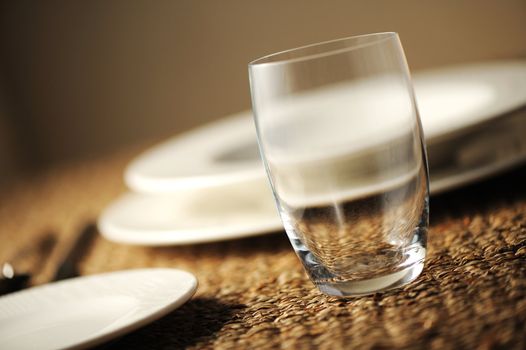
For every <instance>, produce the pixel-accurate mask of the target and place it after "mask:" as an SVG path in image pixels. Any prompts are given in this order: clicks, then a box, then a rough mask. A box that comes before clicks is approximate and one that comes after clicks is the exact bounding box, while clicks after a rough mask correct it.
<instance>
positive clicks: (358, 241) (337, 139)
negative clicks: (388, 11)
mask: <svg viewBox="0 0 526 350" xmlns="http://www.w3.org/2000/svg"><path fill="white" fill-rule="evenodd" d="M249 74H250V87H251V93H252V105H253V111H254V119H255V123H256V128H257V135H258V142H259V148H260V153H261V157H262V159H263V162H264V164H265V167H266V171H267V175H268V178H269V181H270V184H271V186H272V190H273V192H274V196H275V199H276V203H277V206H278V209H279V213H280V215H281V219H282V221H283V225H284V227H285V230H286V232H287V235H288V237H289V239H290V241H291V243H292V246H293V247H294V250H295V251H296V253H297V255H298V257H299V258H300V260H301V262H302V263H303V265H304V267H305V269H306V271H307V273H308V275H309V277H310V279H311V280H312V281H313V282H314V284H316V285H317V286H318V288H319V289H320V290H321V291H322V292H324V293H326V294H329V295H335V296H353V295H364V294H370V293H374V292H378V291H381V290H386V289H390V288H394V287H399V286H402V285H404V284H406V283H409V282H411V281H412V280H414V279H415V278H416V277H418V275H419V274H420V272H421V271H422V268H423V266H424V258H425V254H426V236H427V226H428V171H427V161H426V152H425V146H424V143H423V139H422V129H421V125H420V120H419V116H418V112H417V107H416V104H415V98H414V94H413V89H412V85H411V81H410V76H409V70H408V67H407V63H406V60H405V56H404V52H403V49H402V46H401V43H400V40H399V38H398V35H397V34H396V33H379V34H370V35H363V36H357V37H350V38H345V39H340V40H335V41H329V42H324V43H320V44H315V45H310V46H305V47H301V48H298V49H293V50H289V51H284V52H281V53H277V54H273V55H269V56H265V57H263V58H260V59H258V60H255V61H253V62H251V63H250V64H249Z"/></svg>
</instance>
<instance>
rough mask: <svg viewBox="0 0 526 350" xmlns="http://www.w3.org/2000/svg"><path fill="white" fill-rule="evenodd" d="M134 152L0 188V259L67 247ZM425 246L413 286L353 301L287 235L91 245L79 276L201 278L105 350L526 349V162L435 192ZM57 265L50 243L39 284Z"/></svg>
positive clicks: (114, 189) (118, 187)
mask: <svg viewBox="0 0 526 350" xmlns="http://www.w3.org/2000/svg"><path fill="white" fill-rule="evenodd" d="M135 153H136V150H133V152H132V151H130V152H125V153H123V154H118V155H114V156H111V157H107V158H105V159H98V160H94V161H88V162H83V163H77V164H70V165H67V166H62V167H56V168H53V169H50V170H48V171H46V172H45V173H44V174H43V175H40V176H38V177H35V178H25V179H21V180H17V182H16V183H14V184H12V185H10V186H9V187H4V188H3V189H2V201H0V239H1V241H2V242H3V243H2V244H1V245H0V259H2V260H4V259H7V258H8V257H9V256H12V254H14V252H16V251H17V250H19V249H21V248H22V247H24V246H27V245H28V244H31V242H32V241H34V240H35V239H36V238H37V235H40V234H43V233H45V232H49V231H52V232H55V233H56V234H57V236H58V237H59V243H63V244H59V245H58V247H63V246H67V244H66V243H67V242H68V240H71V238H72V237H73V236H74V234H75V233H76V232H78V231H79V230H80V229H81V228H82V226H83V225H84V224H85V223H86V222H94V220H95V219H96V217H97V215H98V213H100V211H101V210H102V209H103V208H104V206H105V205H107V204H108V203H109V202H110V201H111V200H112V199H113V198H115V197H116V196H117V195H118V194H119V193H121V192H122V191H124V190H125V188H124V185H123V183H122V180H121V174H122V170H123V168H124V166H125V164H126V163H127V162H128V161H129V160H130V159H131V157H132V156H133V155H134V154H135ZM7 243H9V244H7ZM428 248H429V250H428V258H427V261H426V267H425V269H424V271H423V273H422V275H421V276H420V277H419V278H418V279H417V280H416V281H415V282H413V283H412V284H410V285H408V286H406V287H404V288H402V289H399V290H394V291H389V292H386V293H381V294H376V295H372V296H367V297H361V298H356V299H349V300H344V299H337V298H331V297H327V296H324V295H322V294H321V293H320V292H318V291H317V289H316V288H315V287H314V286H313V285H312V284H311V283H310V282H309V280H308V279H307V277H306V275H305V273H304V272H303V269H302V267H301V265H300V262H299V260H298V259H297V257H296V256H295V254H294V252H293V251H292V248H291V246H290V244H289V242H288V240H287V238H286V236H285V234H284V233H283V232H278V233H275V234H270V235H266V236H260V237H255V238H248V239H242V240H236V241H228V242H220V243H214V244H202V245H194V246H186V247H168V248H166V247H165V248H147V247H131V246H125V245H119V244H115V243H112V242H109V241H106V240H104V239H103V238H101V237H97V238H96V239H95V240H94V242H93V244H92V245H91V246H90V247H89V249H88V250H87V253H86V255H85V256H84V258H83V261H82V264H81V272H82V273H83V274H94V273H99V272H105V271H112V270H120V269H127V268H138V267H165V266H166V267H176V268H181V269H186V270H188V271H191V272H193V273H194V274H195V275H196V276H197V278H198V279H199V289H198V292H197V294H196V295H195V296H194V298H193V299H192V300H190V301H189V302H188V303H186V304H185V305H183V306H182V307H181V308H179V309H178V310H176V311H174V312H173V313H171V314H170V315H168V316H166V317H164V318H163V319H161V320H159V321H157V322H154V323H152V324H151V325H149V326H146V327H144V328H142V329H140V330H138V331H136V332H133V333H131V334H129V335H127V336H124V337H123V338H121V339H119V340H116V341H114V342H112V343H110V344H107V345H105V346H104V347H103V348H104V349H120V348H123V349H178V348H191V349H202V348H205V349H206V348H217V349H231V348H263V349H265V348H291V349H296V348H299V349H301V348H320V349H340V348H346V349H355V348H356V349H399V348H400V349H401V348H404V349H405V348H408V349H411V348H415V349H417V348H425V349H453V348H455V349H457V348H458V349H463V348H468V349H492V348H496V349H524V348H526V167H522V168H519V169H516V170H514V171H511V172H508V173H506V174H503V175H500V176H498V177H496V178H494V179H492V180H488V181H484V182H482V183H478V184H474V185H472V186H469V187H466V188H464V189H461V190H457V191H454V192H451V193H448V194H444V195H441V196H438V197H433V198H432V200H431V227H430V232H429V242H428ZM57 250H58V251H57ZM59 256H60V249H58V248H57V249H55V252H54V254H53V255H52V256H51V257H50V258H49V259H47V260H46V261H45V264H43V266H42V267H41V269H40V272H39V273H38V275H37V276H36V279H35V282H36V283H43V282H46V281H47V280H48V279H49V278H50V276H51V274H52V271H53V268H54V264H56V263H57V259H58V257H59Z"/></svg>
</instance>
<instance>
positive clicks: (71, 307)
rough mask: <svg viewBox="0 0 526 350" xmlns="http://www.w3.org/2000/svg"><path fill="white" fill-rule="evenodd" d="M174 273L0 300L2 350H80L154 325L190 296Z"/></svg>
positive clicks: (187, 284)
mask: <svg viewBox="0 0 526 350" xmlns="http://www.w3.org/2000/svg"><path fill="white" fill-rule="evenodd" d="M196 288H197V280H196V279H195V277H194V276H193V275H192V274H191V273H188V272H185V271H181V270H175V269H141V270H128V271H120V272H112V273H106V274H101V275H92V276H85V277H78V278H73V279H69V280H64V281H61V282H55V283H51V284H48V285H43V286H40V287H35V288H30V289H27V290H24V291H21V292H17V293H13V294H8V295H5V296H2V297H0V349H20V350H21V349H42V350H44V349H73V348H74V349H80V348H87V347H92V346H95V345H97V344H101V343H103V342H105V341H108V340H110V339H112V338H115V337H118V336H121V335H123V334H125V333H127V332H130V331H132V330H135V329H137V328H139V327H141V326H144V325H145V324H147V323H149V322H152V321H154V320H156V319H158V318H160V317H162V316H164V315H166V314H168V313H169V312H170V311H172V310H174V309H176V308H177V307H179V306H181V305H182V304H184V303H185V302H186V301H187V300H188V299H190V298H191V297H192V295H193V294H194V292H195V290H196Z"/></svg>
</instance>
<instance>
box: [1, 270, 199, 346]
mask: <svg viewBox="0 0 526 350" xmlns="http://www.w3.org/2000/svg"><path fill="white" fill-rule="evenodd" d="M153 272H161V273H174V274H176V275H178V276H184V278H188V281H189V282H191V283H190V288H189V289H188V290H186V291H185V292H184V293H182V295H181V296H180V297H179V298H177V299H175V300H173V301H172V302H170V303H168V304H163V305H162V306H161V307H159V308H157V309H156V310H155V311H154V312H151V313H148V314H147V315H145V316H143V317H142V318H140V319H138V320H136V321H135V322H133V323H128V324H124V325H121V326H120V327H118V328H116V329H113V330H112V329H111V328H110V329H109V330H106V331H102V332H101V333H98V334H97V333H96V336H95V337H87V339H85V340H83V341H79V342H75V343H73V344H71V345H68V346H67V347H65V348H63V349H69V350H74V349H86V348H89V347H93V346H96V345H100V344H103V343H105V342H108V341H110V340H112V339H115V338H118V337H121V336H123V335H125V334H128V333H131V332H133V331H135V330H137V329H139V328H141V327H144V326H146V325H148V324H150V323H151V322H153V321H156V320H158V319H160V318H162V317H163V316H166V315H167V314H168V313H170V312H172V311H174V310H176V309H177V308H179V307H180V306H182V305H183V304H185V303H186V302H187V301H189V300H190V299H191V298H192V297H193V296H194V295H195V293H196V291H197V287H198V285H199V281H198V280H197V278H196V276H195V275H194V274H193V273H191V272H188V271H185V270H181V269H175V268H168V267H153V268H138V269H124V270H117V271H110V272H103V273H100V274H92V275H84V276H79V277H74V278H69V279H66V280H61V281H56V282H52V283H47V284H43V285H39V286H35V287H31V288H27V289H24V290H21V291H18V292H14V293H9V294H6V295H3V296H1V297H0V303H1V302H6V300H9V299H11V298H19V297H22V298H23V297H24V296H25V295H27V294H29V293H38V292H39V291H40V290H44V289H47V290H49V289H64V288H66V289H67V288H68V287H72V286H75V285H76V284H79V283H80V284H82V283H88V282H89V281H92V280H96V279H105V278H108V279H109V278H111V277H113V276H118V275H127V274H140V273H148V274H150V273H153ZM57 302H60V301H57Z"/></svg>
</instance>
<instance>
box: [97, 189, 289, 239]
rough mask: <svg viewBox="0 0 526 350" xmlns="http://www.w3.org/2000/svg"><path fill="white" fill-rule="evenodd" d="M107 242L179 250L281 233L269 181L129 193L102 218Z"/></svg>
mask: <svg viewBox="0 0 526 350" xmlns="http://www.w3.org/2000/svg"><path fill="white" fill-rule="evenodd" d="M98 226H99V230H100V232H101V234H102V235H103V236H104V237H106V238H107V239H109V240H111V241H115V242H120V243H127V244H140V245H154V246H160V245H177V244H191V243H204V242H213V241H220V240H225V239H234V238H242V237H247V236H253V235H257V234H262V233H267V232H272V231H278V230H281V229H282V227H283V226H282V224H281V220H280V218H279V216H278V213H277V209H276V206H275V204H274V201H273V199H272V194H271V192H270V189H269V188H268V185H267V183H266V179H261V180H256V181H254V182H252V183H249V184H239V185H230V186H221V187H217V188H211V189H207V190H180V191H178V192H177V193H172V194H164V195H149V194H140V193H126V194H124V195H122V196H121V197H120V198H118V199H117V200H116V201H114V202H113V203H112V204H110V206H109V207H108V208H106V210H104V212H103V213H102V215H101V216H100V217H99V221H98Z"/></svg>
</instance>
